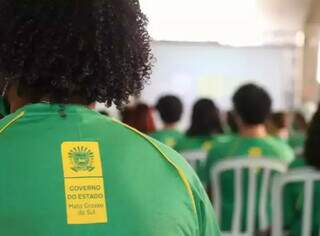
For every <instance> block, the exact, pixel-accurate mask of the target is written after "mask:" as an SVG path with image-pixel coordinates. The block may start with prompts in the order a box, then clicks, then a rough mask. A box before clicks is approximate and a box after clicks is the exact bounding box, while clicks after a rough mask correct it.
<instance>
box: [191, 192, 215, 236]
mask: <svg viewBox="0 0 320 236" xmlns="http://www.w3.org/2000/svg"><path fill="white" fill-rule="evenodd" d="M203 191H204V190H203ZM196 206H197V214H198V219H199V230H200V236H219V235H220V230H219V226H218V222H217V219H216V216H215V214H214V211H213V207H212V204H211V202H210V201H209V198H208V197H207V196H206V194H204V193H203V198H202V199H201V200H196Z"/></svg>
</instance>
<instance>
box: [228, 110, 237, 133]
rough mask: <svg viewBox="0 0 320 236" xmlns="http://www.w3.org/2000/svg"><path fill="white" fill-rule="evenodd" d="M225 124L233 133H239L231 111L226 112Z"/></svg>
mask: <svg viewBox="0 0 320 236" xmlns="http://www.w3.org/2000/svg"><path fill="white" fill-rule="evenodd" d="M227 124H228V127H229V128H230V130H231V131H232V132H233V133H238V132H239V126H238V124H237V121H236V117H235V115H234V113H233V112H232V111H228V112H227Z"/></svg>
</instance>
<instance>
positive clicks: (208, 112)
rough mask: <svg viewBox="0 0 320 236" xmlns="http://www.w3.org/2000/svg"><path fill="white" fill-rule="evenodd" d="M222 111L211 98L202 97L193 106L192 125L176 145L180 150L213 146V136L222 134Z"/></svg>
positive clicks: (204, 148)
mask: <svg viewBox="0 0 320 236" xmlns="http://www.w3.org/2000/svg"><path fill="white" fill-rule="evenodd" d="M222 133H223V129H222V124H221V120H220V112H219V109H218V108H217V107H216V105H215V104H214V102H213V101H212V100H210V99H200V100H199V101H197V102H196V103H195V105H194V107H193V111H192V118H191V126H190V128H189V129H188V131H187V132H186V135H185V136H184V137H183V138H182V139H180V141H179V143H178V144H177V146H176V149H177V150H178V151H180V152H181V151H186V150H195V149H203V150H205V151H209V150H210V149H211V148H212V141H213V136H214V135H217V134H222Z"/></svg>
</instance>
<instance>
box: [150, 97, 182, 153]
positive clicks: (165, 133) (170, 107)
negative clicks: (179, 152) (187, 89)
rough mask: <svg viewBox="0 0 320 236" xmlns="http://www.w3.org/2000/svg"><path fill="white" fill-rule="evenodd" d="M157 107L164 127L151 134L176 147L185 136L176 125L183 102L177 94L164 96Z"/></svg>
mask: <svg viewBox="0 0 320 236" xmlns="http://www.w3.org/2000/svg"><path fill="white" fill-rule="evenodd" d="M156 109H157V110H158V111H159V114H160V117H161V120H162V122H163V129H162V130H159V131H156V132H153V133H151V134H150V135H151V137H153V138H155V139H157V140H158V141H160V142H162V143H164V144H166V145H168V146H169V147H171V148H175V146H176V145H177V143H178V141H179V140H180V139H181V138H182V136H183V135H182V133H181V132H180V131H178V130H177V127H176V126H177V123H178V122H179V121H180V119H181V115H182V111H183V105H182V102H181V101H180V99H179V98H178V97H176V96H171V95H169V96H164V97H161V98H160V99H159V101H158V103H157V105H156Z"/></svg>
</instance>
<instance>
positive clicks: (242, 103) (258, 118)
mask: <svg viewBox="0 0 320 236" xmlns="http://www.w3.org/2000/svg"><path fill="white" fill-rule="evenodd" d="M232 100H233V106H234V109H235V111H236V113H237V114H238V115H239V116H240V118H241V120H242V121H243V122H244V123H245V124H247V125H259V124H263V123H265V121H266V120H267V119H268V117H269V115H270V113H271V107H272V100H271V97H270V95H269V94H268V93H267V91H266V90H264V89H263V88H262V87H260V86H257V85H255V84H246V85H243V86H241V87H240V88H239V89H238V90H237V91H236V93H235V94H234V96H233V99H232Z"/></svg>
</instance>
